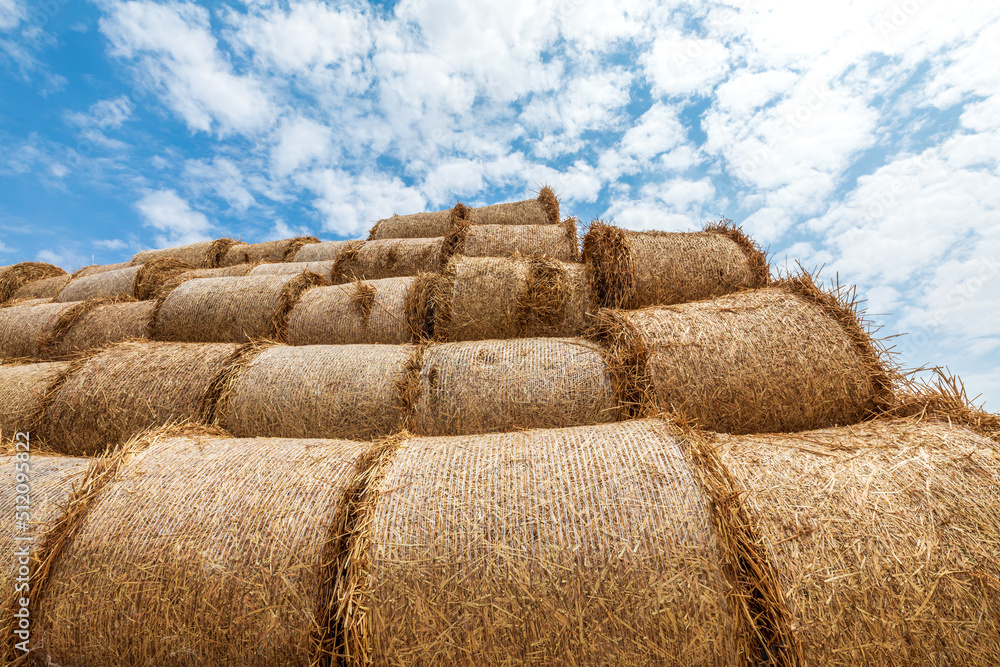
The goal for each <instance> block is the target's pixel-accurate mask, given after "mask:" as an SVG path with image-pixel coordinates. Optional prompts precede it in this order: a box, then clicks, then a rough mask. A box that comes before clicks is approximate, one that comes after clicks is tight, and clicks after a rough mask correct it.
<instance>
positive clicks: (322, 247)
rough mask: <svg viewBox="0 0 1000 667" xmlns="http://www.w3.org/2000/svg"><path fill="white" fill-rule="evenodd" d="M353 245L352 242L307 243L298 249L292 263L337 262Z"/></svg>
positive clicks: (291, 260)
mask: <svg viewBox="0 0 1000 667" xmlns="http://www.w3.org/2000/svg"><path fill="white" fill-rule="evenodd" d="M350 244H351V241H320V242H319V243H307V244H306V245H304V246H302V247H301V248H299V249H298V251H297V252H296V253H295V255H294V256H293V257H289V259H288V261H290V262H325V261H330V260H336V259H337V257H339V256H340V253H341V252H342V251H343V250H344V249H345V248H347V247H348V246H349V245H350Z"/></svg>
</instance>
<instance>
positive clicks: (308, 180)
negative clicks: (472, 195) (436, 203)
mask: <svg viewBox="0 0 1000 667" xmlns="http://www.w3.org/2000/svg"><path fill="white" fill-rule="evenodd" d="M298 180H299V182H300V183H301V184H302V185H303V186H304V187H306V188H308V189H309V190H310V191H312V192H313V193H314V194H315V196H316V200H315V201H314V206H315V208H316V209H317V211H319V213H320V214H321V216H322V220H323V229H324V230H326V231H329V232H333V233H334V234H336V235H337V236H341V237H362V236H367V234H368V230H369V229H370V227H371V226H372V225H373V224H374V223H375V222H377V221H378V220H380V219H382V218H388V217H389V216H391V215H393V214H396V213H399V214H406V213H417V212H420V211H424V210H427V209H426V204H427V201H426V199H425V198H424V196H423V195H422V194H421V193H420V191H419V190H417V189H415V188H412V187H408V186H406V185H404V184H403V182H402V181H400V180H399V179H396V178H387V177H385V176H380V175H375V174H360V175H355V174H350V173H348V172H345V171H340V170H334V169H323V170H316V171H312V172H309V173H308V174H303V175H301V176H300V177H298Z"/></svg>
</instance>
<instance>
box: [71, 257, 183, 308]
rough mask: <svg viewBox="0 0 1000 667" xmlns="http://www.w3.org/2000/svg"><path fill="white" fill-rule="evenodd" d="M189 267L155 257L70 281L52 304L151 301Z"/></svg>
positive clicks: (167, 258) (169, 258)
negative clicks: (95, 300)
mask: <svg viewBox="0 0 1000 667" xmlns="http://www.w3.org/2000/svg"><path fill="white" fill-rule="evenodd" d="M191 268H192V267H191V265H190V264H188V263H187V262H182V261H180V260H178V259H174V258H172V257H159V258H157V259H151V260H149V261H148V262H145V263H144V264H140V265H138V266H129V267H126V268H123V269H116V270H114V271H104V272H102V273H95V274H92V275H89V276H83V277H82V278H74V279H73V280H71V281H70V282H69V283H68V284H67V285H66V287H64V288H63V289H62V291H60V292H59V295H58V296H57V297H56V301H61V302H64V301H85V300H87V299H93V298H97V297H112V298H120V297H134V298H136V299H139V300H145V299H152V298H153V297H154V296H155V295H156V293H157V292H158V291H159V290H160V288H161V287H162V286H163V284H164V283H165V282H167V281H168V280H170V279H171V278H173V277H175V276H178V275H180V274H182V273H184V272H185V271H190V270H191Z"/></svg>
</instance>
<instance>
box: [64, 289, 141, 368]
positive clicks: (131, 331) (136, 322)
mask: <svg viewBox="0 0 1000 667" xmlns="http://www.w3.org/2000/svg"><path fill="white" fill-rule="evenodd" d="M155 310H156V302H155V301H132V302H123V303H109V304H106V305H103V306H97V307H96V308H94V309H92V310H90V311H88V312H86V313H84V314H82V315H81V316H80V318H79V319H78V320H77V321H76V322H75V323H74V324H73V325H72V326H71V327H70V328H69V331H67V332H66V334H65V335H64V336H63V337H62V340H60V341H59V342H58V344H56V345H55V346H54V348H53V356H54V357H55V358H64V357H70V356H73V355H76V354H79V353H80V352H86V351H88V350H97V349H101V348H104V347H108V346H109V345H113V344H115V343H121V342H123V341H126V340H133V339H136V338H151V337H152V331H151V324H152V317H153V311H155Z"/></svg>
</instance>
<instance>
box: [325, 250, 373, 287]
mask: <svg viewBox="0 0 1000 667" xmlns="http://www.w3.org/2000/svg"><path fill="white" fill-rule="evenodd" d="M365 243H367V241H351V242H349V243H348V244H347V245H346V246H344V249H343V250H341V251H340V253H338V255H337V259H335V260H334V262H333V268H332V269H330V280H331V281H332V282H333V284H334V285H340V284H343V283H346V282H350V281H351V280H352V279H354V278H361V276H355V275H353V274H351V275H346V274H345V273H344V265H345V264H346V263H347V262H353V261H354V260H355V259H356V258H357V256H358V253H359V252H361V248H363V247H364V245H365Z"/></svg>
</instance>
